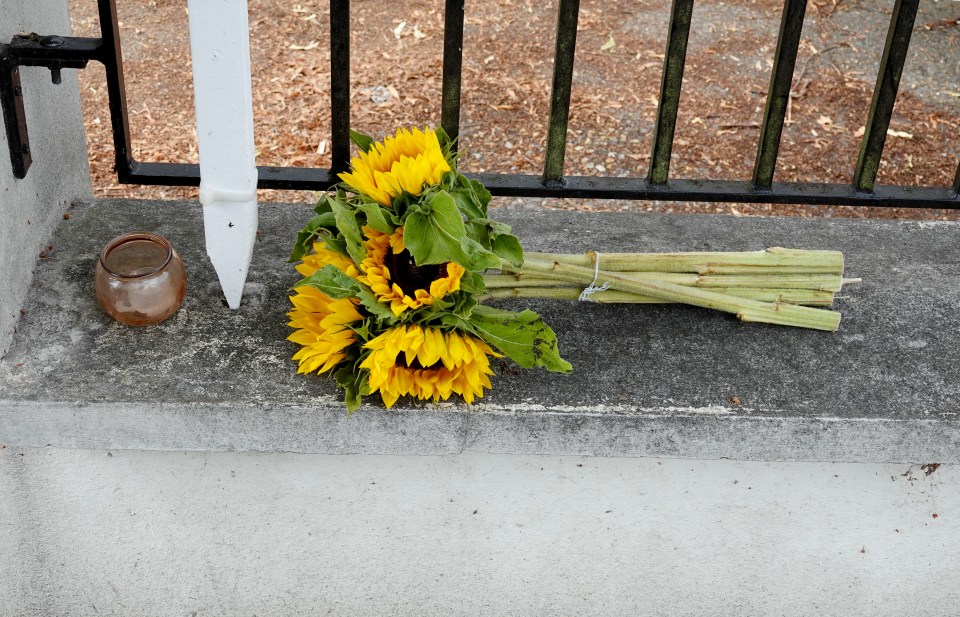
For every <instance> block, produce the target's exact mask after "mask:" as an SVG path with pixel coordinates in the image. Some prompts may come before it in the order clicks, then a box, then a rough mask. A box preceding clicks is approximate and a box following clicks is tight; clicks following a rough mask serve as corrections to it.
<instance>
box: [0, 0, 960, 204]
mask: <svg viewBox="0 0 960 617" xmlns="http://www.w3.org/2000/svg"><path fill="white" fill-rule="evenodd" d="M918 5H919V0H896V3H895V5H894V7H893V12H892V15H891V19H890V26H889V30H888V33H887V37H886V40H885V43H884V48H883V55H882V60H881V63H880V69H879V71H878V75H877V82H876V86H875V87H874V91H873V97H872V100H871V103H870V107H869V109H868V110H866V112H867V113H866V116H867V121H866V125H865V130H864V135H863V138H862V141H861V146H860V152H859V156H858V158H857V161H856V163H855V165H851V167H852V168H853V171H854V173H853V178H854V179H853V182H852V183H850V184H826V183H815V182H789V183H787V182H774V181H773V179H774V175H775V172H776V161H777V155H778V152H779V148H780V140H781V136H782V132H783V125H784V116H785V112H786V108H787V103H788V100H789V96H790V87H791V83H792V80H793V76H794V71H795V67H796V59H797V51H798V48H799V43H800V35H801V29H802V25H803V18H804V14H805V10H806V0H785V1H784V8H783V13H782V17H781V24H780V31H779V34H778V37H777V45H776V52H775V55H774V63H773V69H772V72H771V76H770V87H769V89H768V93H767V100H766V105H765V108H764V113H763V121H762V124H761V126H760V136H759V139H758V144H757V156H756V160H755V163H754V169H753V173H752V178H751V180H749V181H728V180H711V179H678V178H671V177H670V158H671V155H672V149H673V142H674V131H675V128H676V119H677V110H678V109H679V105H680V99H681V97H680V94H681V85H682V81H683V70H684V65H685V62H686V49H687V40H688V37H689V32H690V23H691V17H692V14H693V10H694V1H693V0H673V2H672V7H671V12H670V22H669V24H668V26H667V27H668V30H667V33H668V34H667V46H666V52H665V58H664V64H663V72H662V76H661V86H660V96H659V101H658V107H657V116H656V121H655V125H654V127H653V136H654V137H653V153H652V156H651V160H650V168H649V170H648V172H647V174H646V176H638V177H627V178H623V177H609V176H606V177H605V176H566V175H564V173H563V168H564V153H565V149H566V137H567V125H568V119H569V112H570V93H571V90H572V84H573V67H574V58H575V52H576V32H577V21H578V16H579V0H559V8H558V18H557V33H556V51H555V56H554V74H553V88H552V94H551V98H550V112H549V116H548V117H547V118H546V119H545V122H546V142H547V148H546V152H545V156H544V168H543V173H542V175H532V174H502V173H478V174H468V175H471V177H474V178H476V179H478V180H480V181H481V182H483V183H484V184H485V185H486V186H487V187H488V188H489V189H490V192H491V193H493V194H494V195H502V196H518V197H578V198H601V199H641V200H667V201H669V200H673V201H724V202H742V203H777V204H810V205H840V206H881V207H902V208H944V209H960V195H958V192H960V165H958V168H957V172H956V175H955V177H954V181H953V184H952V185H951V186H943V187H937V186H927V187H912V186H884V185H879V186H878V185H876V176H877V170H878V169H879V165H880V161H881V158H882V154H883V147H884V142H885V139H886V134H887V129H888V127H889V123H890V118H891V115H892V112H893V106H894V103H895V101H896V97H897V91H898V89H899V85H900V77H901V75H902V72H903V66H904V62H905V60H906V56H907V50H908V49H909V44H910V35H911V33H912V30H913V24H914V20H915V18H916V14H917V9H918ZM98 8H99V13H100V24H101V38H100V39H89V38H78V37H53V38H56V39H58V40H59V41H58V44H57V45H55V46H49V45H44V44H43V43H42V42H41V41H42V40H43V39H50V38H51V37H49V36H48V37H35V38H24V37H15V38H14V41H13V42H11V44H9V45H0V98H2V102H3V112H4V121H5V124H6V130H7V136H8V141H9V143H10V150H11V152H10V155H11V160H12V161H14V165H13V167H14V172H15V175H17V177H23V175H24V174H26V169H27V168H29V164H30V154H29V145H28V143H27V140H28V136H27V129H26V124H25V118H24V112H23V109H22V100H18V99H17V96H18V95H19V94H22V90H21V86H20V85H19V74H18V67H19V66H46V67H48V68H50V69H51V71H52V72H53V75H54V81H55V83H59V82H58V79H59V70H60V69H61V68H82V67H83V66H85V65H86V62H87V61H88V60H95V61H98V62H101V63H102V64H103V65H104V67H105V68H106V76H107V89H108V94H109V101H110V115H111V121H112V127H113V135H114V137H113V139H114V149H115V152H116V171H117V177H118V181H119V182H121V183H127V184H154V185H169V186H197V185H199V183H200V170H199V166H197V165H190V164H179V163H158V162H142V161H136V160H134V159H133V157H132V156H131V149H130V128H129V121H128V111H127V104H126V95H125V92H124V84H123V65H122V55H121V49H120V37H119V30H118V25H117V11H116V6H115V0H98ZM464 9H465V5H464V0H445V21H444V27H445V31H444V41H443V54H444V56H443V77H442V91H441V93H440V94H441V104H440V107H441V109H440V125H441V126H442V127H443V128H444V130H445V131H446V132H447V133H448V134H449V135H450V136H451V137H457V136H458V135H459V128H460V100H461V79H462V65H463V40H464V32H463V30H464ZM48 42H49V41H48ZM330 68H331V85H330V100H331V106H332V114H331V117H332V122H331V124H332V128H331V142H332V148H331V157H332V159H331V160H332V162H331V168H330V169H325V168H302V167H270V166H263V167H258V168H257V169H258V177H259V181H258V187H259V188H269V189H293V190H326V189H328V188H330V187H331V186H333V185H335V184H337V182H339V179H338V178H337V173H339V172H342V171H344V170H346V169H347V167H348V165H349V158H350V138H349V132H350V2H349V0H330ZM18 93H19V94H18ZM21 98H22V97H21ZM21 172H22V173H21Z"/></svg>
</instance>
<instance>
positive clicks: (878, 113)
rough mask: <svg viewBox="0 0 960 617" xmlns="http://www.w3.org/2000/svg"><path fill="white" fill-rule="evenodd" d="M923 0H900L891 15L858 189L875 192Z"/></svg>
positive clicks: (861, 156)
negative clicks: (911, 39)
mask: <svg viewBox="0 0 960 617" xmlns="http://www.w3.org/2000/svg"><path fill="white" fill-rule="evenodd" d="M919 2H920V0H897V1H896V3H895V4H894V5H893V14H892V15H891V16H890V27H889V29H888V30H887V40H886V43H884V46H883V57H882V58H881V60H880V70H879V72H878V74H877V84H876V86H874V89H873V99H872V100H871V101H870V113H869V115H868V116H867V124H866V126H865V128H864V133H863V141H861V142H860V154H859V155H858V156H857V168H856V171H855V172H854V176H853V185H854V187H856V189H857V190H858V191H868V192H869V191H872V190H873V186H874V184H875V183H876V180H877V170H878V169H879V168H880V155H881V154H882V153H883V144H884V142H885V141H886V139H887V129H888V128H889V127H890V116H891V114H892V113H893V105H894V103H895V102H896V100H897V90H898V89H899V88H900V75H901V73H903V63H904V62H905V61H906V59H907V49H908V48H909V47H910V35H911V34H912V33H913V21H914V19H915V18H916V16H917V5H918V4H919Z"/></svg>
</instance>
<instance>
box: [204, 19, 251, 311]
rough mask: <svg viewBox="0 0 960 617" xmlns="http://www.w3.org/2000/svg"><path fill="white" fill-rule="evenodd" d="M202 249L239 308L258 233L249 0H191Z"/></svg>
mask: <svg viewBox="0 0 960 617" xmlns="http://www.w3.org/2000/svg"><path fill="white" fill-rule="evenodd" d="M188 7H189V12H190V49H191V53H192V56H193V91H194V96H195V99H196V102H195V104H196V110H197V140H198V149H199V152H200V203H202V204H203V222H204V234H205V237H206V245H207V255H209V256H210V261H211V262H212V263H213V267H214V269H215V270H216V272H217V276H218V277H219V278H220V286H221V287H222V288H223V295H224V296H226V298H227V304H229V305H230V308H232V309H237V308H240V298H241V296H242V295H243V284H244V282H245V281H246V279H247V270H248V268H249V266H250V258H251V256H252V255H253V244H254V241H255V240H256V234H257V192H256V188H257V167H256V162H255V160H254V144H253V97H252V93H251V87H250V34H249V29H248V25H247V0H189V2H188Z"/></svg>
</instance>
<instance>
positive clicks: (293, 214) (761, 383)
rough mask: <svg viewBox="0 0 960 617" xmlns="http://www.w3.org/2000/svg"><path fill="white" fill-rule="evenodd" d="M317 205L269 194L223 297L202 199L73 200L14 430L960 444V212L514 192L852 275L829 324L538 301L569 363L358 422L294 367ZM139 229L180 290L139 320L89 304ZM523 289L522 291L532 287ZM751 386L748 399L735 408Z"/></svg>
mask: <svg viewBox="0 0 960 617" xmlns="http://www.w3.org/2000/svg"><path fill="white" fill-rule="evenodd" d="M308 216H309V207H308V206H304V205H293V206H291V205H264V206H262V208H261V230H260V231H261V234H260V237H261V241H260V242H259V243H258V245H257V248H256V251H255V254H254V260H253V264H252V265H251V274H250V278H249V281H250V283H249V284H248V291H247V294H246V297H245V299H244V306H243V308H242V309H241V310H240V311H239V312H232V311H230V310H228V309H227V308H226V307H225V306H224V305H223V302H222V300H221V294H220V293H219V288H218V287H217V283H216V278H215V277H214V274H213V271H212V269H211V268H210V267H209V264H208V262H207V260H206V257H205V255H204V254H203V247H202V234H200V233H199V229H200V209H199V207H198V206H195V205H191V204H184V203H161V202H129V201H103V202H97V203H94V204H92V205H84V206H81V207H78V208H76V209H75V210H74V211H73V215H72V217H71V218H70V219H69V220H68V221H64V222H63V224H62V225H61V227H60V229H59V231H58V233H57V235H56V237H55V238H54V241H53V242H54V245H55V250H54V258H53V259H50V260H46V261H44V262H42V263H41V264H40V266H39V269H38V271H37V273H36V282H35V284H34V286H33V288H32V290H31V294H30V297H29V299H28V303H27V309H28V313H27V315H26V316H25V317H24V318H23V319H22V321H21V324H20V326H19V328H18V334H17V338H16V340H15V342H14V344H13V346H12V348H11V350H10V352H9V353H8V354H7V356H6V357H5V358H3V360H2V361H0V443H6V444H7V445H11V446H13V445H16V446H26V447H39V446H45V445H48V444H50V445H54V446H60V447H76V448H95V449H121V448H129V449H171V450H252V451H294V452H317V453H370V454H451V453H458V452H462V451H471V450H477V451H486V452H502V453H512V454H578V455H598V456H672V457H694V458H736V459H745V460H773V461H775V460H821V461H861V462H895V461H908V462H919V463H928V462H956V461H958V459H960V455H958V452H960V421H958V417H957V414H958V412H960V328H958V327H957V325H958V319H957V317H956V315H957V313H956V307H957V305H958V302H960V268H958V265H960V242H958V241H957V239H958V237H960V226H958V225H957V224H951V223H932V222H889V221H856V220H836V219H833V220H831V219H769V218H737V217H721V216H676V215H675V216H671V215H665V216H664V215H643V214H628V213H606V214H601V213H573V212H554V211H544V210H538V209H517V210H498V211H496V216H497V217H498V218H500V219H501V220H504V221H506V222H509V223H511V224H513V225H514V227H515V229H516V230H517V231H518V233H519V235H520V236H521V238H522V239H523V240H524V242H525V244H526V246H527V247H528V248H529V249H541V250H544V249H549V250H555V251H583V250H586V249H589V248H596V249H599V250H605V251H627V250H650V251H669V250H752V249H759V248H763V247H766V246H793V247H798V248H830V249H840V250H843V251H844V253H845V254H846V255H847V263H848V265H847V274H848V276H856V277H862V278H863V279H864V282H863V283H862V284H860V285H856V286H850V287H848V289H847V293H846V297H845V298H843V299H841V300H839V301H838V303H837V308H838V309H839V310H841V311H842V312H843V314H844V321H843V324H842V325H841V329H840V331H839V332H837V333H835V334H829V333H822V332H813V331H805V330H796V329H789V328H784V327H777V326H765V325H757V324H752V325H748V324H741V323H739V322H737V321H736V320H735V319H734V318H733V317H731V316H729V315H725V314H720V313H714V312H709V311H706V310H702V309H697V308H693V307H678V306H659V307H658V306H630V307H618V306H599V305H594V304H582V303H581V304H574V303H551V302H530V303H528V305H529V306H532V307H533V308H535V309H536V310H538V311H540V312H541V313H542V314H543V316H544V317H545V319H546V320H547V322H548V323H550V324H551V325H552V326H553V327H554V329H555V330H556V331H557V332H558V334H559V338H560V345H561V349H562V351H563V353H564V354H565V355H566V356H567V358H568V359H569V360H570V361H571V362H572V363H573V365H574V367H575V372H574V373H573V374H572V375H555V374H549V373H546V372H543V371H519V370H516V369H514V368H513V367H511V366H510V365H507V364H505V363H501V364H498V365H497V366H496V371H497V373H498V376H497V377H496V378H495V380H494V390H493V391H492V392H491V393H490V394H488V396H487V397H486V398H484V399H483V402H481V403H479V404H477V405H474V406H473V407H472V408H471V407H468V406H466V405H463V404H454V403H451V404H446V405H443V406H439V407H438V406H432V405H409V404H408V405H400V407H399V408H395V409H394V410H391V411H387V410H384V409H382V407H381V406H380V405H379V402H378V401H377V400H372V401H371V402H370V404H367V405H365V406H364V408H363V409H361V410H360V412H358V413H357V414H355V415H353V416H347V415H346V413H345V412H344V410H343V408H342V406H341V404H340V402H339V395H338V392H337V391H336V389H335V387H334V385H333V383H332V381H331V380H329V379H324V378H317V377H312V378H305V377H302V376H298V375H296V374H295V370H294V364H293V363H292V362H291V361H290V360H289V358H290V356H291V355H292V354H293V352H294V351H295V346H294V345H293V344H291V343H289V342H287V341H285V337H286V336H287V334H288V333H289V330H288V328H287V326H286V325H285V321H286V320H285V318H284V313H285V312H286V310H287V309H288V302H287V300H286V297H285V294H286V290H287V288H288V286H289V285H290V284H292V283H293V282H294V281H295V280H296V279H297V275H296V273H295V272H294V271H293V269H292V267H290V266H289V265H288V264H286V263H285V259H286V256H287V254H288V250H289V246H290V243H291V238H292V237H293V235H294V232H295V230H296V229H298V228H299V227H300V226H302V224H303V222H304V221H305V220H306V219H307V218H308ZM133 229H148V230H153V231H157V232H159V233H161V234H164V235H166V236H167V237H168V238H170V239H171V241H172V242H173V244H174V246H176V247H177V249H178V250H179V251H180V252H181V253H182V254H183V257H184V260H185V262H186V264H187V269H188V276H189V288H188V293H187V298H186V302H185V304H184V307H183V308H182V309H181V311H180V312H179V313H177V314H176V315H175V316H174V317H173V318H171V319H170V320H169V321H168V322H166V323H164V324H161V325H159V326H156V327H152V328H146V329H130V328H126V327H124V326H121V325H119V324H117V323H114V322H112V321H110V320H109V319H108V318H107V317H106V316H105V315H103V314H102V313H101V311H100V310H99V308H98V307H97V305H96V303H95V300H94V298H93V293H92V290H91V277H92V272H93V265H94V261H95V259H96V255H97V251H98V250H99V248H100V247H101V246H103V244H104V243H105V242H106V241H107V240H108V239H110V238H111V237H113V236H115V235H117V234H119V233H121V232H124V231H129V230H133ZM508 306H512V307H515V308H520V307H521V305H520V304H515V303H511V304H509V305H508ZM732 396H736V397H738V398H739V399H740V400H741V401H742V404H741V405H733V404H731V403H730V402H729V399H730V397H732Z"/></svg>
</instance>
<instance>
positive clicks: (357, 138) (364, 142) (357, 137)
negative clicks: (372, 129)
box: [350, 129, 373, 152]
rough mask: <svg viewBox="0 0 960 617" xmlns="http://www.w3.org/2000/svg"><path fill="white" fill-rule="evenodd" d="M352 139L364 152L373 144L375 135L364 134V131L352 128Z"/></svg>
mask: <svg viewBox="0 0 960 617" xmlns="http://www.w3.org/2000/svg"><path fill="white" fill-rule="evenodd" d="M350 141H352V142H353V143H354V144H356V146H357V147H358V148H360V150H361V151H362V152H366V151H367V150H369V149H370V147H371V146H373V137H370V136H369V135H364V134H363V133H358V132H357V131H354V130H353V129H350Z"/></svg>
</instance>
